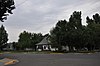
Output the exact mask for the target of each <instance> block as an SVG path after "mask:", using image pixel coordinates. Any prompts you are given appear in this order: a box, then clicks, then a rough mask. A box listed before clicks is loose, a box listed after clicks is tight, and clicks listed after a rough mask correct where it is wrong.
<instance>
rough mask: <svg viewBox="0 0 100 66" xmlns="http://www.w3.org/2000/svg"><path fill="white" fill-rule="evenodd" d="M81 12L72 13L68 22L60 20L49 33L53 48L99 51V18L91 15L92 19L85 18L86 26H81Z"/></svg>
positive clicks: (97, 15)
mask: <svg viewBox="0 0 100 66" xmlns="http://www.w3.org/2000/svg"><path fill="white" fill-rule="evenodd" d="M81 20H82V19H81V12H76V11H74V12H73V14H72V15H71V16H70V18H69V21H66V20H60V21H58V23H57V24H56V26H55V27H54V28H53V29H52V30H51V31H50V41H51V44H52V45H53V46H54V47H57V48H59V50H61V49H62V46H68V47H69V50H70V51H73V50H74V49H73V47H75V49H76V50H77V51H80V50H86V48H87V50H94V49H100V45H99V44H100V42H99V41H100V16H99V14H97V13H96V14H95V15H93V19H90V18H89V17H88V16H87V18H86V23H87V25H86V26H83V25H82V21H81Z"/></svg>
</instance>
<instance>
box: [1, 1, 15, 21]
mask: <svg viewBox="0 0 100 66" xmlns="http://www.w3.org/2000/svg"><path fill="white" fill-rule="evenodd" d="M13 9H15V5H14V0H0V21H2V22H4V20H6V19H7V16H8V15H9V14H13V13H12V10H13Z"/></svg>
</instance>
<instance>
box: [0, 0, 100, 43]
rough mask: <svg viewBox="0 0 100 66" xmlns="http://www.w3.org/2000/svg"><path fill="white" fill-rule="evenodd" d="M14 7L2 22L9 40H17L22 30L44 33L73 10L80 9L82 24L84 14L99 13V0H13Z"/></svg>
mask: <svg viewBox="0 0 100 66" xmlns="http://www.w3.org/2000/svg"><path fill="white" fill-rule="evenodd" d="M15 3H16V9H15V10H14V11H13V13H14V14H13V15H10V16H9V17H8V20H7V21H5V22H4V23H0V24H4V25H5V27H6V29H7V31H8V33H9V42H12V41H17V40H18V36H19V34H20V33H21V32H23V31H24V30H26V31H29V32H37V33H38V32H41V33H43V34H46V33H48V32H49V31H50V29H51V28H52V27H53V26H54V25H55V24H56V23H57V21H58V20H61V19H67V21H68V19H69V17H70V15H71V14H72V12H73V11H82V19H83V24H86V23H85V17H86V16H90V17H91V16H92V15H93V14H95V13H96V12H98V13H100V12H99V11H100V9H99V8H100V5H99V3H100V1H99V0H59V1H58V0H15Z"/></svg>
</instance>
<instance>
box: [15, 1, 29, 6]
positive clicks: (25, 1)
mask: <svg viewBox="0 0 100 66" xmlns="http://www.w3.org/2000/svg"><path fill="white" fill-rule="evenodd" d="M26 1H28V0H25V1H23V2H22V3H20V4H18V5H17V6H16V7H19V6H21V5H23V4H24V3H25V2H26Z"/></svg>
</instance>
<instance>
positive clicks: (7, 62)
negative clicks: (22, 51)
mask: <svg viewBox="0 0 100 66" xmlns="http://www.w3.org/2000/svg"><path fill="white" fill-rule="evenodd" d="M17 62H19V61H18V60H15V59H9V58H4V59H2V60H0V66H5V65H10V64H15V63H17Z"/></svg>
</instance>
